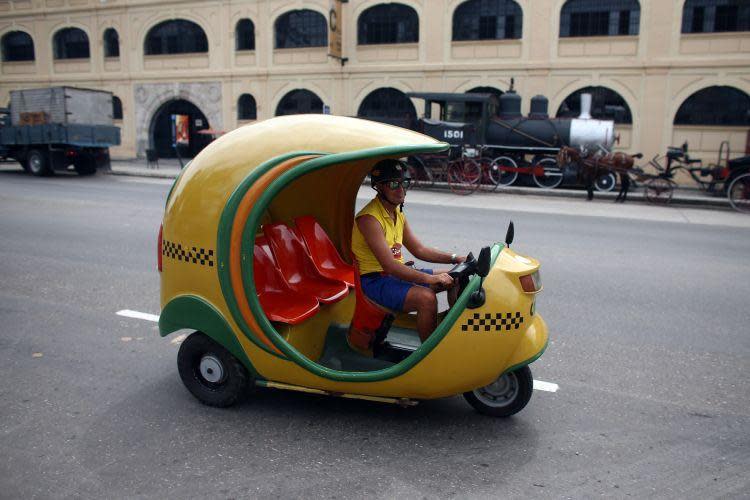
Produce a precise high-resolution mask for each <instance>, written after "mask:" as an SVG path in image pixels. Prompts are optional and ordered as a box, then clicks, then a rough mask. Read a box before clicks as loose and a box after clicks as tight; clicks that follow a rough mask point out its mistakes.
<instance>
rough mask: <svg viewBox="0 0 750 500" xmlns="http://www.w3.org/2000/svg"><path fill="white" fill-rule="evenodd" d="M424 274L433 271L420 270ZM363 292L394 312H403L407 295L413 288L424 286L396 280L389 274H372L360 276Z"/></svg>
mask: <svg viewBox="0 0 750 500" xmlns="http://www.w3.org/2000/svg"><path fill="white" fill-rule="evenodd" d="M419 271H422V272H423V273H427V274H432V269H419ZM360 282H361V283H362V291H363V292H365V295H367V298H369V299H370V300H373V301H375V302H377V303H378V304H380V305H381V306H383V307H387V308H388V309H390V310H392V311H403V310H404V300H406V294H407V293H408V292H409V289H410V288H411V287H413V286H424V287H426V286H427V285H421V284H419V283H412V282H411V281H404V280H401V279H398V278H394V277H393V276H391V275H388V274H381V273H370V274H367V275H364V276H360Z"/></svg>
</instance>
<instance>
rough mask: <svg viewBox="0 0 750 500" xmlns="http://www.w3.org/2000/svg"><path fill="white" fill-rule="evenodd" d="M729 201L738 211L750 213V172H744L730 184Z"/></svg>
mask: <svg viewBox="0 0 750 500" xmlns="http://www.w3.org/2000/svg"><path fill="white" fill-rule="evenodd" d="M727 194H728V195H729V203H730V204H731V205H732V208H734V209H735V210H737V211H738V212H745V213H750V173H748V174H742V175H740V176H739V177H737V178H736V179H735V180H733V181H732V183H731V184H730V185H729V189H728V190H727Z"/></svg>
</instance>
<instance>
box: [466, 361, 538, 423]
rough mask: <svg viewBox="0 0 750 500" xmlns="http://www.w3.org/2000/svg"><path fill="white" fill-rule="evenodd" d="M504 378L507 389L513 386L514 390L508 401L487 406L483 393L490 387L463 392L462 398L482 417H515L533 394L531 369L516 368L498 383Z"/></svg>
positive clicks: (486, 398)
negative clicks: (507, 385)
mask: <svg viewBox="0 0 750 500" xmlns="http://www.w3.org/2000/svg"><path fill="white" fill-rule="evenodd" d="M503 378H505V379H506V380H505V382H506V383H507V384H509V387H510V386H512V385H514V386H515V390H511V391H510V393H511V395H510V399H508V400H507V401H500V402H495V403H494V404H489V403H488V402H486V401H489V399H488V395H487V394H486V393H485V392H484V391H485V390H486V389H487V388H489V387H490V386H491V385H493V384H494V383H493V384H490V385H488V386H485V387H479V388H477V389H474V390H473V391H469V392H465V393H464V398H466V401H468V402H469V404H470V405H471V406H473V407H474V409H475V410H476V411H478V412H479V413H481V414H483V415H489V416H491V417H510V416H511V415H515V414H516V413H518V412H519V411H521V410H523V409H524V407H525V406H526V405H527V404H528V402H529V400H530V399H531V394H532V393H533V392H534V379H533V377H532V375H531V368H529V367H528V365H527V366H524V367H521V368H518V369H517V370H514V371H512V372H509V373H505V374H503V375H502V376H501V377H500V378H498V381H501V380H502V379H503Z"/></svg>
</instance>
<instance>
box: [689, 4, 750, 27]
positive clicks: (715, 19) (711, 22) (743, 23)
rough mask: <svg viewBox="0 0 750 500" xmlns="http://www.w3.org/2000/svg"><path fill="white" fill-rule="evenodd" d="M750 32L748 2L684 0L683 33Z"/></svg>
mask: <svg viewBox="0 0 750 500" xmlns="http://www.w3.org/2000/svg"><path fill="white" fill-rule="evenodd" d="M731 31H750V0H686V2H685V5H684V7H683V8H682V32H683V33H722V32H731Z"/></svg>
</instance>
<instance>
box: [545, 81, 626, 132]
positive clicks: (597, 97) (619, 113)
mask: <svg viewBox="0 0 750 500" xmlns="http://www.w3.org/2000/svg"><path fill="white" fill-rule="evenodd" d="M581 94H591V117H592V118H596V119H597V120H614V122H615V123H623V124H629V123H633V115H632V114H631V113H630V107H629V106H628V103H626V102H625V99H623V98H622V96H621V95H620V94H618V93H617V92H615V91H614V90H612V89H608V88H607V87H585V88H582V89H581V90H576V91H575V92H573V93H572V94H570V95H569V96H568V97H567V98H566V99H565V100H564V101H563V103H562V104H561V105H560V108H558V110H557V117H558V118H577V117H578V116H580V114H581Z"/></svg>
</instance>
